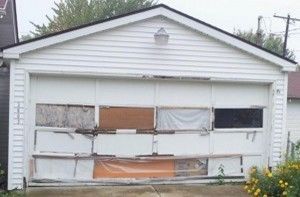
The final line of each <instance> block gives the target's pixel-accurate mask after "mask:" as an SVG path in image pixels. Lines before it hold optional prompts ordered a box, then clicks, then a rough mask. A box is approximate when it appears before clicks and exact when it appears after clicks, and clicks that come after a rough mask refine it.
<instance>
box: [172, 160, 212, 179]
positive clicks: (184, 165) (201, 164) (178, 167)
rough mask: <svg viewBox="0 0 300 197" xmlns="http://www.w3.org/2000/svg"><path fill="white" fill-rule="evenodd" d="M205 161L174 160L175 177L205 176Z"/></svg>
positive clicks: (206, 172)
mask: <svg viewBox="0 0 300 197" xmlns="http://www.w3.org/2000/svg"><path fill="white" fill-rule="evenodd" d="M207 174H208V171H207V159H180V160H175V176H177V177H191V176H204V175H207Z"/></svg>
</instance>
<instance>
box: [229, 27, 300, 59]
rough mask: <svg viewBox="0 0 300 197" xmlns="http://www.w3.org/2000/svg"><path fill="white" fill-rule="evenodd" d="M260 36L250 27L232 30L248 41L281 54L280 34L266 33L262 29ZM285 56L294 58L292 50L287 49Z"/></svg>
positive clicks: (281, 41)
mask: <svg viewBox="0 0 300 197" xmlns="http://www.w3.org/2000/svg"><path fill="white" fill-rule="evenodd" d="M259 33H260V36H258V34H257V33H256V32H254V31H253V30H252V29H251V30H249V31H242V30H238V31H236V32H234V34H235V35H237V36H238V37H241V38H243V39H245V40H247V41H249V42H252V43H254V44H257V45H260V46H262V47H263V48H266V49H268V50H270V51H272V52H275V53H277V54H279V55H282V54H283V39H282V38H281V37H280V36H276V35H274V34H269V35H266V34H265V33H264V32H263V31H261V32H259ZM286 54H287V55H286V57H287V58H289V59H291V60H295V58H296V57H295V54H294V52H293V51H291V50H289V49H287V53H286Z"/></svg>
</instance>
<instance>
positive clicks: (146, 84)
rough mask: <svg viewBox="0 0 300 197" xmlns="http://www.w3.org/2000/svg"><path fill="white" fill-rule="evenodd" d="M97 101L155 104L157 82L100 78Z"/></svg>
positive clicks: (110, 103) (123, 103)
mask: <svg viewBox="0 0 300 197" xmlns="http://www.w3.org/2000/svg"><path fill="white" fill-rule="evenodd" d="M97 83H98V84H97V97H96V101H97V102H98V103H100V104H102V105H117V106H118V105H120V106H122V105H133V106H139V105H146V106H153V105H154V93H155V83H154V82H153V81H142V80H117V79H115V80H108V79H107V80H106V79H103V80H98V82H97Z"/></svg>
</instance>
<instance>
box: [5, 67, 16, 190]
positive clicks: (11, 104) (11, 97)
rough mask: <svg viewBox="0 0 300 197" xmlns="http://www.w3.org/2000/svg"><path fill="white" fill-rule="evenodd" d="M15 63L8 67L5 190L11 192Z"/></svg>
mask: <svg viewBox="0 0 300 197" xmlns="http://www.w3.org/2000/svg"><path fill="white" fill-rule="evenodd" d="M14 65H15V61H12V62H11V67H10V82H9V84H10V86H9V92H10V94H9V134H8V136H9V139H8V173H7V177H8V184H7V188H8V190H12V189H15V188H13V185H12V175H13V168H14V167H13V157H14V156H13V147H14V143H13V137H14V135H13V131H14V125H13V122H14V84H15V83H14V82H15V77H14V76H15V72H14V71H15V66H14Z"/></svg>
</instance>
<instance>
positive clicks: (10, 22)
mask: <svg viewBox="0 0 300 197" xmlns="http://www.w3.org/2000/svg"><path fill="white" fill-rule="evenodd" d="M5 11H6V15H4V16H3V18H1V19H0V48H1V47H4V46H7V45H11V44H14V43H16V41H17V38H16V37H17V27H16V19H15V17H16V15H15V13H14V12H15V9H14V2H13V0H8V2H7V6H6V9H5Z"/></svg>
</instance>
